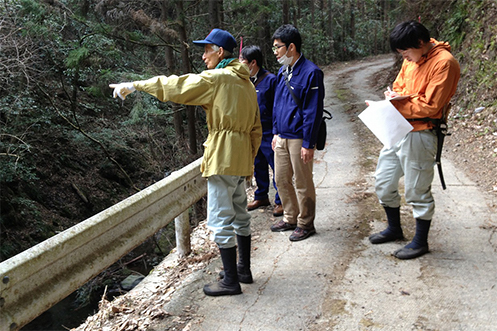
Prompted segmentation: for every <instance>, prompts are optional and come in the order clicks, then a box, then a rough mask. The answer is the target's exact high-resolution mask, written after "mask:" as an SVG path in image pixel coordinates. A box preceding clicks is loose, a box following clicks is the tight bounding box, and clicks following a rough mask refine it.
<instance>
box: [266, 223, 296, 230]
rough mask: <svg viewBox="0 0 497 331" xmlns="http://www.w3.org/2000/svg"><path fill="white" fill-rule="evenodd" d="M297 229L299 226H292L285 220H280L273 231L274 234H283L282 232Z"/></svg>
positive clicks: (273, 227)
mask: <svg viewBox="0 0 497 331" xmlns="http://www.w3.org/2000/svg"><path fill="white" fill-rule="evenodd" d="M296 227H297V224H290V223H287V222H285V221H283V220H279V221H278V223H276V224H273V225H272V226H271V231H273V232H282V231H288V230H293V229H295V228H296Z"/></svg>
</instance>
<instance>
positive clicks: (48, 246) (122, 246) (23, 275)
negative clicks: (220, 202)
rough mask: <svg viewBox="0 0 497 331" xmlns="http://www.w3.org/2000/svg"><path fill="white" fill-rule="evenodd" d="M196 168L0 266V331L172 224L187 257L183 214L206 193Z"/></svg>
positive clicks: (196, 165) (26, 318)
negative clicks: (174, 221)
mask: <svg viewBox="0 0 497 331" xmlns="http://www.w3.org/2000/svg"><path fill="white" fill-rule="evenodd" d="M200 163H201V159H198V160H196V161H195V162H193V163H191V164H189V165H188V166H186V167H184V168H182V169H180V170H178V171H176V172H173V173H172V174H171V175H170V176H168V177H167V178H165V179H163V180H161V181H159V182H157V183H156V184H154V185H151V186H149V187H148V188H146V189H144V190H142V191H140V192H138V193H136V194H135V195H133V196H131V197H129V198H127V199H126V200H123V201H121V202H120V203H118V204H116V205H114V206H112V207H110V208H108V209H106V210H104V211H102V212H100V213H99V214H97V215H95V216H93V217H91V218H89V219H87V220H85V221H83V222H81V223H79V224H77V225H75V226H73V227H71V228H69V229H67V230H66V231H64V232H61V233H59V234H57V235H56V236H54V237H52V238H50V239H48V240H45V241H44V242H42V243H40V244H38V245H36V246H34V247H32V248H30V249H28V250H26V251H24V252H22V253H20V254H18V255H16V256H14V257H12V258H10V259H8V260H6V261H4V262H2V263H0V331H13V330H18V329H20V328H21V327H22V326H24V325H26V324H27V323H29V322H30V321H32V320H33V319H35V318H36V317H37V316H39V315H40V314H42V313H43V312H44V311H46V310H47V309H49V308H50V307H52V306H53V305H54V304H56V303H57V302H59V301H60V300H62V299H64V298H65V297H66V296H68V295H69V294H71V293H72V292H74V291H75V290H76V289H78V288H79V287H80V286H82V285H83V284H85V283H86V282H87V281H89V280H90V279H92V278H93V277H95V276H96V275H98V274H99V273H100V272H101V271H103V270H105V269H106V268H107V267H109V266H110V265H112V264H113V263H114V262H116V261H117V260H119V259H120V258H121V257H122V256H124V255H125V254H127V253H128V252H130V251H131V250H133V249H134V248H136V247H137V246H138V245H140V244H141V243H142V242H144V241H145V240H146V239H147V238H148V237H150V236H151V235H153V234H154V233H156V232H157V231H158V230H159V229H161V228H162V227H164V226H166V225H167V224H168V223H170V222H171V221H173V220H174V219H175V218H176V228H177V235H178V234H180V236H183V241H182V240H181V239H179V238H177V243H181V242H184V243H187V244H186V246H183V247H178V248H179V250H180V251H182V252H184V253H187V252H189V249H190V247H189V243H190V242H189V236H190V233H189V231H188V230H187V231H185V229H189V227H188V225H189V224H188V222H189V220H188V217H184V214H183V213H184V212H185V211H186V212H187V211H188V208H189V207H190V206H191V205H193V204H194V203H195V202H197V201H198V200H200V199H201V198H202V197H203V196H205V195H206V193H207V184H206V180H205V179H204V178H202V177H201V173H200ZM182 214H183V215H182ZM180 215H182V217H178V216H180ZM183 223H186V224H183Z"/></svg>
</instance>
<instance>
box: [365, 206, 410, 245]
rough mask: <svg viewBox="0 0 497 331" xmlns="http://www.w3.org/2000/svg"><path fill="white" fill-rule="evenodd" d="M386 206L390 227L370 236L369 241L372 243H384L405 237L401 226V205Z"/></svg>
mask: <svg viewBox="0 0 497 331" xmlns="http://www.w3.org/2000/svg"><path fill="white" fill-rule="evenodd" d="M384 208H385V213H386V214H387V220H388V227H387V228H386V229H385V230H383V231H381V232H378V233H375V234H372V235H371V236H369V241H370V242H371V243H372V244H383V243H386V242H390V241H394V240H399V239H404V234H403V232H402V227H401V226H400V207H397V208H390V207H384Z"/></svg>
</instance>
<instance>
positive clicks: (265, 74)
mask: <svg viewBox="0 0 497 331" xmlns="http://www.w3.org/2000/svg"><path fill="white" fill-rule="evenodd" d="M267 75H269V71H266V72H265V73H264V74H263V75H262V76H260V77H257V79H256V80H255V82H254V87H257V85H259V83H260V82H261V81H262V80H263V79H264V77H266V76H267Z"/></svg>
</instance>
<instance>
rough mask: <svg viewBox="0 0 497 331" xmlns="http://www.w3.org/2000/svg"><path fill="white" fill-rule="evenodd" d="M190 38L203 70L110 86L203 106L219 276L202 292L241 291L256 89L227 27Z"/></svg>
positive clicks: (247, 275) (118, 91) (205, 168)
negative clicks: (197, 48) (200, 48)
mask: <svg viewBox="0 0 497 331" xmlns="http://www.w3.org/2000/svg"><path fill="white" fill-rule="evenodd" d="M193 43H194V44H196V45H200V46H203V47H204V54H203V55H202V60H203V61H204V63H205V64H206V66H207V69H208V70H205V71H203V72H201V73H200V74H186V75H182V76H175V75H171V76H168V77H166V76H158V77H154V78H151V79H149V80H144V81H136V82H130V83H121V84H111V85H109V86H110V87H111V88H114V98H115V97H116V96H119V97H120V98H121V99H123V100H124V99H125V98H126V96H127V95H128V94H129V93H132V92H133V91H135V90H138V91H143V92H147V93H149V94H151V95H153V96H155V97H156V98H157V99H159V100H161V101H173V102H176V103H181V104H186V105H197V106H202V108H203V109H204V110H205V113H206V118H207V127H208V129H209V135H208V137H207V140H206V141H205V143H204V157H203V160H202V165H201V171H202V176H203V177H207V204H208V207H207V208H208V210H207V225H208V227H209V229H210V230H211V231H212V235H213V240H214V242H215V243H216V244H217V245H218V247H219V250H220V252H221V259H222V261H223V266H224V278H223V279H222V280H221V281H220V282H216V283H212V284H207V285H205V287H204V292H205V293H206V294H207V295H212V296H217V295H234V294H240V293H242V291H241V287H240V283H239V281H241V282H244V283H252V282H253V280H252V273H251V271H250V249H251V232H250V214H249V213H248V212H247V195H246V191H245V177H247V176H251V175H252V172H253V166H252V165H253V164H254V159H255V156H256V155H257V151H258V149H259V145H260V143H261V137H262V126H261V121H260V118H259V116H260V115H259V106H258V104H257V94H256V92H255V89H254V86H253V84H252V83H251V81H250V73H249V70H248V68H247V66H246V65H244V64H242V63H240V62H239V61H238V59H236V58H233V57H232V53H233V48H234V47H235V46H236V40H235V38H233V36H232V35H231V34H230V33H229V32H227V31H224V30H221V29H213V30H212V31H211V32H210V33H209V35H208V36H207V37H206V38H205V39H204V40H197V41H194V42H193ZM237 244H238V253H239V259H238V260H239V261H238V265H237V261H236V260H237V247H236V245H237Z"/></svg>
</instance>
